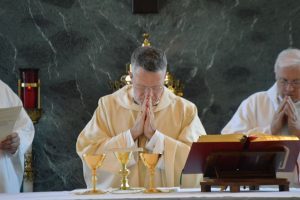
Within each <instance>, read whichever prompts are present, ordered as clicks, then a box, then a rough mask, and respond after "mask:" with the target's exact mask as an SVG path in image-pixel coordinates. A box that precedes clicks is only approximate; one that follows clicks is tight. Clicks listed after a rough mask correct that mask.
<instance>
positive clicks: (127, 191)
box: [111, 187, 144, 194]
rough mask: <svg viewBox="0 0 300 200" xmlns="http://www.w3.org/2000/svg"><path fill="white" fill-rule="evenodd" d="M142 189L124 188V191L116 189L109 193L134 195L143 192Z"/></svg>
mask: <svg viewBox="0 0 300 200" xmlns="http://www.w3.org/2000/svg"><path fill="white" fill-rule="evenodd" d="M143 190H144V188H131V187H129V188H126V190H124V189H121V188H119V189H116V190H113V191H111V193H113V194H134V193H140V192H143Z"/></svg>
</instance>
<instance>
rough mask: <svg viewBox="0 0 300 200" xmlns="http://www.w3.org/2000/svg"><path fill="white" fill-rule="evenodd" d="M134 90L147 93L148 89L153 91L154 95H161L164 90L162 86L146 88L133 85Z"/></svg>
mask: <svg viewBox="0 0 300 200" xmlns="http://www.w3.org/2000/svg"><path fill="white" fill-rule="evenodd" d="M133 88H134V89H135V90H138V91H140V92H145V91H146V89H147V88H149V89H151V90H152V92H153V93H159V92H161V91H162V90H163V88H164V87H163V86H162V85H157V86H152V87H146V86H142V85H135V84H133Z"/></svg>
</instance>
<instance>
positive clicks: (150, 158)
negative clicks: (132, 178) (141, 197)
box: [140, 152, 161, 193]
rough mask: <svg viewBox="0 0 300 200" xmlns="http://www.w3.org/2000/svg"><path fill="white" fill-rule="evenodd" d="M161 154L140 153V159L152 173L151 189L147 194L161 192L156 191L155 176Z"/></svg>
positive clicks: (147, 190) (146, 191)
mask: <svg viewBox="0 0 300 200" xmlns="http://www.w3.org/2000/svg"><path fill="white" fill-rule="evenodd" d="M160 156H161V154H158V153H145V152H143V153H140V158H141V160H142V161H143V163H144V165H145V166H146V167H147V168H148V169H149V171H150V182H149V188H148V189H146V190H145V191H144V192H145V193H159V192H161V191H160V190H158V189H156V188H155V186H154V181H155V180H154V177H155V176H154V174H155V167H156V164H157V162H158V160H159V158H160Z"/></svg>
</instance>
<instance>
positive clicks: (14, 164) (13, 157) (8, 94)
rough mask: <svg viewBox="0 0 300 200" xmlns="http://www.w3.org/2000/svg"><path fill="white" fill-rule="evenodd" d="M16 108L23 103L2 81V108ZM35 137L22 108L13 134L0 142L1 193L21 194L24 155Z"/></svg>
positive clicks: (0, 96)
mask: <svg viewBox="0 0 300 200" xmlns="http://www.w3.org/2000/svg"><path fill="white" fill-rule="evenodd" d="M15 106H22V101H21V100H20V99H19V97H18V96H17V95H16V94H15V93H14V92H13V91H12V90H11V89H10V88H9V86H8V85H6V84H5V83H4V82H3V81H1V80H0V108H9V107H15ZM33 137H34V127H33V124H32V121H31V119H30V118H29V117H28V115H27V113H26V111H25V110H24V108H22V109H21V112H20V114H19V117H18V119H17V121H16V123H15V125H14V128H13V132H12V133H11V134H10V135H8V136H7V137H6V138H5V139H4V140H2V141H0V192H5V193H18V192H20V189H21V184H22V180H23V174H24V155H25V153H26V151H27V149H28V148H29V146H30V145H31V143H32V140H33Z"/></svg>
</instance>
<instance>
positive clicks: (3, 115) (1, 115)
mask: <svg viewBox="0 0 300 200" xmlns="http://www.w3.org/2000/svg"><path fill="white" fill-rule="evenodd" d="M21 108H22V107H21V106H17V107H10V108H0V142H1V141H3V140H4V139H5V138H6V137H7V136H8V135H9V134H11V133H12V132H13V128H14V126H15V123H16V121H17V119H18V116H19V114H20V111H21Z"/></svg>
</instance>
